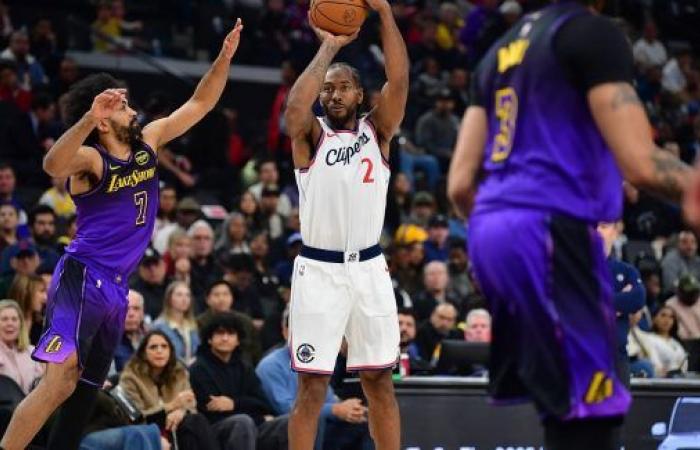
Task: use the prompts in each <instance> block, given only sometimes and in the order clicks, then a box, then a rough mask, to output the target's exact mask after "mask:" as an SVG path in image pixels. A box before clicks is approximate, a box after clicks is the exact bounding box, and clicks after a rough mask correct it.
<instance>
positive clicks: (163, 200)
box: [153, 184, 177, 236]
mask: <svg viewBox="0 0 700 450" xmlns="http://www.w3.org/2000/svg"><path fill="white" fill-rule="evenodd" d="M176 205H177V191H175V187H174V186H172V185H168V184H166V185H162V186H161V188H160V193H159V195H158V213H157V215H156V226H155V228H154V229H153V235H154V236H155V234H156V233H158V231H160V230H162V229H163V228H165V227H166V226H168V225H171V224H173V223H175V207H176Z"/></svg>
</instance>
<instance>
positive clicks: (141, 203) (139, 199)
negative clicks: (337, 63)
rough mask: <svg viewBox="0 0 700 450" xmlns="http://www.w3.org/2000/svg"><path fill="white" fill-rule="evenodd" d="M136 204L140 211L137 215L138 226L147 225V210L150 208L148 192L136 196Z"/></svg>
mask: <svg viewBox="0 0 700 450" xmlns="http://www.w3.org/2000/svg"><path fill="white" fill-rule="evenodd" d="M134 204H135V205H136V208H137V209H138V213H137V214H136V226H140V225H143V224H145V223H146V208H148V192H146V191H139V192H137V193H135V194H134Z"/></svg>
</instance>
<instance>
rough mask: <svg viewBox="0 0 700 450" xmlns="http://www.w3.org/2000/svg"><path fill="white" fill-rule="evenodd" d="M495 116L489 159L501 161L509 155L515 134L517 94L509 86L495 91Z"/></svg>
mask: <svg viewBox="0 0 700 450" xmlns="http://www.w3.org/2000/svg"><path fill="white" fill-rule="evenodd" d="M495 107H496V117H497V118H498V121H499V129H498V133H497V134H496V136H495V137H494V139H493V151H492V152H491V161H493V162H496V163H498V162H503V161H505V160H506V159H508V156H510V151H511V149H512V148H513V137H514V136H515V122H516V120H517V119H518V95H517V94H516V93H515V90H514V89H513V88H511V87H507V88H504V89H499V90H497V91H496V106H495Z"/></svg>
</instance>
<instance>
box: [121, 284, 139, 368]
mask: <svg viewBox="0 0 700 450" xmlns="http://www.w3.org/2000/svg"><path fill="white" fill-rule="evenodd" d="M127 299H128V301H129V307H128V309H127V310H126V318H125V319H124V333H123V334H122V338H121V340H120V341H119V344H118V345H117V348H116V350H115V351H114V366H115V368H116V369H117V372H121V371H122V370H123V369H124V367H125V366H126V364H127V362H129V359H131V357H132V356H133V355H134V352H136V349H137V348H138V347H139V344H141V340H142V339H143V336H144V335H145V334H146V326H145V324H144V322H143V321H144V317H145V316H144V309H143V308H144V302H143V295H141V294H140V293H138V292H137V291H135V290H133V289H129V294H128V296H127Z"/></svg>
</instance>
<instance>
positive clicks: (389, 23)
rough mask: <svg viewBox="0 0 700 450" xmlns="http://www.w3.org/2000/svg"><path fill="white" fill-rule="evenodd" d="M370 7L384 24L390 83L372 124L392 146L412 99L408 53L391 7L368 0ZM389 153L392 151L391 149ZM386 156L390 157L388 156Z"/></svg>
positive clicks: (388, 82)
mask: <svg viewBox="0 0 700 450" xmlns="http://www.w3.org/2000/svg"><path fill="white" fill-rule="evenodd" d="M367 4H368V5H369V6H370V7H371V8H372V9H373V10H375V11H377V12H378V13H379V18H380V20H381V36H382V47H383V50H384V71H385V72H386V79H387V82H386V84H384V87H383V88H382V94H381V98H380V99H379V104H378V105H377V106H376V107H375V109H374V110H373V111H372V112H371V116H372V122H373V123H374V125H375V126H376V128H377V133H378V134H379V138H380V139H381V140H382V141H384V142H382V144H383V143H385V142H388V141H390V140H391V138H392V137H393V136H394V134H395V133H396V132H397V131H398V129H399V126H400V125H401V121H402V120H403V115H404V111H405V109H406V99H407V98H408V84H409V80H408V69H409V65H410V63H409V61H408V52H407V51H406V44H405V43H404V41H403V37H402V36H401V32H400V31H399V27H398V26H397V25H396V21H395V20H394V15H393V14H392V11H391V6H390V5H389V2H387V1H386V0H367ZM386 147H387V151H388V146H386ZM385 156H386V155H385Z"/></svg>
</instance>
